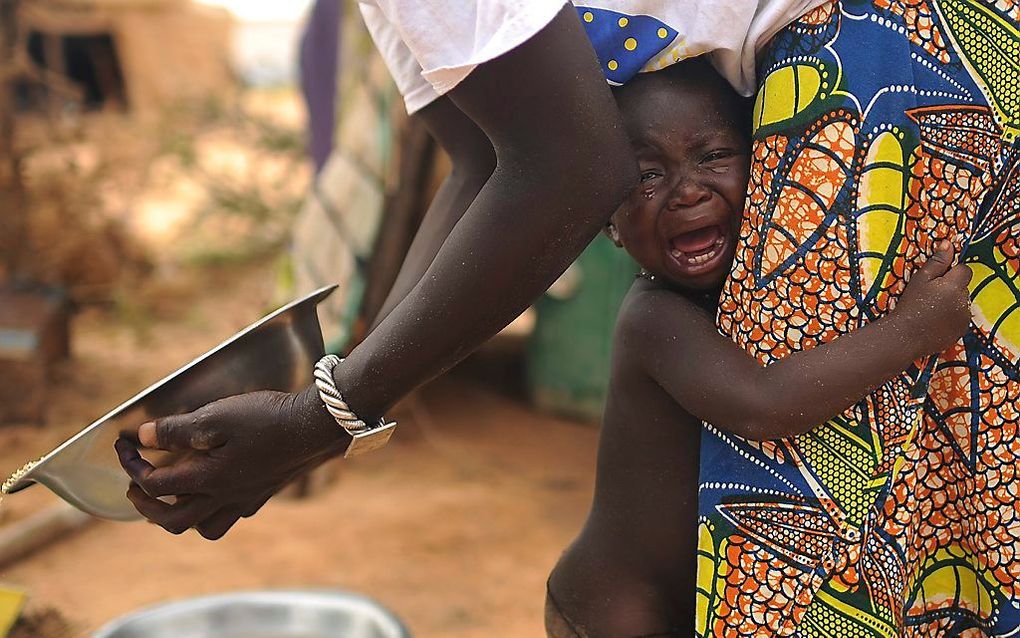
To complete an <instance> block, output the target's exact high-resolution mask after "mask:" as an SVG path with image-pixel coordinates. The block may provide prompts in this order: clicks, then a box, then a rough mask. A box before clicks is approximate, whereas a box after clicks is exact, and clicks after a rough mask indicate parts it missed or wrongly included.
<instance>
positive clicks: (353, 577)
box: [0, 263, 596, 638]
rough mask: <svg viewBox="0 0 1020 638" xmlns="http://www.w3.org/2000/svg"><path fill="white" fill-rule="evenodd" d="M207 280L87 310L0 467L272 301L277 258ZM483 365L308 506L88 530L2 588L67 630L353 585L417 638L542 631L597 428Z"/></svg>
mask: <svg viewBox="0 0 1020 638" xmlns="http://www.w3.org/2000/svg"><path fill="white" fill-rule="evenodd" d="M202 278H203V281H204V282H205V285H204V286H202V287H201V289H202V290H205V292H204V293H193V294H190V295H189V294H187V293H184V292H179V291H178V292H177V293H175V294H169V293H168V299H167V301H166V304H165V306H166V307H165V308H164V309H163V310H162V311H161V312H160V313H159V316H157V317H150V318H148V319H147V320H146V321H145V322H144V329H140V328H139V324H138V322H131V321H123V320H118V319H116V318H115V317H114V318H111V315H110V313H109V312H108V311H106V310H97V309H92V310H89V311H87V312H85V313H84V314H82V315H80V316H79V317H78V318H77V320H76V322H75V324H74V356H73V360H71V361H70V362H68V363H66V364H64V365H62V366H61V367H60V369H59V370H58V371H57V379H56V383H55V384H54V387H53V389H52V401H51V403H50V407H49V412H48V418H47V422H48V424H47V425H46V426H45V427H42V428H40V427H38V426H33V425H17V426H9V427H4V428H0V472H3V473H5V474H6V473H8V472H9V471H11V470H13V469H15V468H16V467H17V466H19V465H20V464H21V463H22V462H24V461H25V460H27V459H29V458H35V457H37V456H39V455H40V454H41V453H43V452H45V451H47V450H48V449H50V448H52V447H53V446H54V445H55V444H57V443H59V442H60V441H61V440H63V439H64V438H66V437H67V436H68V435H70V434H72V433H73V432H75V431H77V430H78V429H80V428H81V427H83V426H85V425H86V424H87V423H88V422H90V421H91V420H92V419H94V418H96V417H98V416H100V415H101V414H102V413H104V412H105V411H106V410H107V409H108V408H109V407H110V406H112V405H114V404H116V403H119V402H120V401H122V400H123V399H125V398H127V397H128V396H129V395H130V394H132V393H133V392H134V391H135V390H136V389H138V388H140V387H143V386H144V385H146V384H148V383H150V382H151V381H153V380H155V379H157V378H159V377H160V376H162V375H163V374H165V373H167V372H169V371H170V370H172V369H174V368H176V367H177V366H178V365H180V364H181V363H183V362H184V360H186V359H188V358H190V357H191V356H194V355H196V354H199V353H200V352H202V351H204V350H205V349H206V348H208V347H210V346H212V345H214V344H215V342H217V341H219V340H220V339H222V338H224V337H226V336H229V335H230V334H231V333H232V332H233V331H234V330H236V329H238V328H240V327H242V326H243V325H245V324H247V323H248V322H250V321H251V320H253V319H255V318H257V317H258V316H259V315H260V314H261V313H262V312H263V311H265V310H266V309H267V308H269V307H271V306H272V304H273V299H274V278H273V267H272V265H267V264H264V263H263V264H259V265H256V266H250V267H246V268H238V267H230V268H227V269H221V270H216V269H212V270H206V271H203V273H202ZM480 361H481V363H479V362H477V361H476V364H475V365H473V366H470V367H468V368H462V369H461V370H460V371H457V372H455V373H454V374H453V375H450V376H448V377H446V378H444V379H440V380H439V381H437V382H435V383H433V384H432V385H431V386H429V387H427V388H426V389H424V390H423V391H420V392H419V393H417V394H416V395H414V396H413V397H411V398H410V399H409V400H407V401H405V402H404V403H403V404H401V405H400V406H399V408H398V409H397V410H396V411H395V414H394V416H395V417H396V418H397V419H398V421H399V422H400V428H399V430H398V432H397V434H396V435H395V439H394V442H393V444H392V445H391V446H390V447H388V448H387V449H385V450H383V451H381V452H380V453H377V454H373V455H370V456H369V457H367V458H362V459H358V460H356V461H355V462H351V463H347V464H344V465H342V466H341V467H340V475H339V477H338V479H337V480H336V481H335V482H334V483H333V484H332V485H330V486H328V487H326V488H325V490H324V491H322V492H320V493H319V494H317V495H316V496H314V497H312V498H309V499H304V500H285V499H279V498H278V499H274V500H273V501H271V502H270V503H269V504H268V505H267V506H266V507H265V508H264V509H263V510H262V512H261V513H260V514H259V515H258V516H256V517H255V518H253V519H249V520H246V521H242V522H241V523H240V524H239V525H238V526H237V527H236V528H235V529H234V530H233V531H232V532H231V533H230V534H228V535H227V537H225V538H224V539H223V540H221V541H218V542H215V543H211V542H208V541H205V540H203V539H202V538H201V537H199V536H198V535H197V534H194V533H188V534H185V535H183V536H180V537H175V536H171V535H169V534H167V533H165V532H163V531H162V530H160V529H158V528H155V527H153V526H150V525H147V524H144V523H109V522H96V523H94V524H91V525H90V526H89V527H87V528H86V529H85V530H84V531H82V532H80V533H78V534H76V535H74V536H71V537H69V538H66V539H63V540H62V541H60V542H57V543H55V544H53V545H51V546H49V547H47V548H46V549H44V550H42V551H39V552H37V553H36V554H34V555H32V556H30V557H28V558H26V559H24V560H22V561H20V562H18V563H15V564H13V565H10V566H8V567H6V568H3V569H2V570H0V582H3V583H4V584H9V585H14V586H18V587H22V588H24V589H25V590H27V592H28V593H29V596H30V602H29V606H28V609H29V611H30V612H33V611H34V612H35V613H41V612H44V611H47V610H49V609H51V608H52V609H55V610H57V611H58V612H60V614H62V615H63V616H64V617H65V618H66V619H67V620H68V621H69V623H70V624H71V625H72V626H73V628H74V630H73V632H72V633H71V635H72V636H88V635H89V634H90V632H92V631H93V630H95V629H96V628H97V627H99V626H101V625H102V624H104V623H106V622H107V621H109V620H111V619H113V618H116V617H117V616H119V615H121V614H124V613H126V612H129V611H132V610H135V609H138V608H139V607H142V606H146V605H151V604H153V603H159V602H162V601H167V600H171V599H180V598H185V597H189V596H195V595H203V594H210V593H216V592H228V591H237V590H250V589H262V588H339V589H346V590H351V591H356V592H360V593H363V594H366V595H368V596H371V597H374V598H376V599H378V600H379V601H381V602H382V603H383V604H385V605H386V606H388V607H389V608H390V609H392V610H393V611H395V612H396V613H397V614H398V615H399V616H400V617H401V618H403V619H404V620H405V622H406V623H407V624H408V626H409V627H410V628H411V630H412V632H413V634H414V635H415V636H416V637H421V638H429V637H442V638H469V637H475V636H478V637H482V636H484V637H487V638H488V637H492V636H499V637H504V636H505V637H531V636H540V635H543V633H542V605H543V597H544V584H545V578H546V576H547V574H548V572H549V569H550V568H551V567H552V565H553V563H554V562H555V560H556V558H557V556H558V555H559V553H560V552H561V551H562V549H563V548H564V547H565V545H566V544H567V543H568V542H569V541H570V539H571V538H572V536H573V535H574V533H575V532H576V531H577V530H578V529H579V527H580V525H581V523H582V521H583V518H584V516H585V513H586V511H587V507H588V504H589V499H590V493H591V488H592V481H593V465H594V452H595V442H596V430H595V428H594V427H592V426H590V425H582V424H575V423H570V422H565V421H561V420H557V419H555V418H550V417H547V416H542V415H539V414H536V413H534V412H532V411H531V410H529V409H528V408H527V407H526V406H525V405H524V404H523V402H522V401H520V400H519V399H515V398H513V397H512V396H511V394H508V392H507V390H506V389H505V388H504V387H501V386H499V385H497V384H493V382H492V381H491V375H483V374H480V373H479V371H480V370H485V369H487V367H486V365H484V363H485V359H484V357H483V358H482V359H481V360H480ZM489 367H491V366H489ZM54 500H55V497H53V496H51V495H50V494H49V493H48V492H46V491H45V490H44V489H43V488H41V487H35V488H32V489H31V490H28V491H26V492H23V493H19V494H16V495H12V496H10V497H8V499H7V501H6V503H5V504H4V512H3V513H2V514H0V527H2V526H3V525H4V524H6V523H9V522H10V521H13V520H17V519H18V518H21V517H23V516H24V515H26V514H27V513H29V512H31V511H35V510H38V509H40V508H41V507H44V506H45V505H47V504H49V503H51V502H53V501H54ZM61 633H63V632H61ZM39 638H48V637H46V636H40V637H39ZM49 638H54V637H49Z"/></svg>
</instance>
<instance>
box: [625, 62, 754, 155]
mask: <svg viewBox="0 0 1020 638" xmlns="http://www.w3.org/2000/svg"><path fill="white" fill-rule="evenodd" d="M664 90H665V91H687V90H709V91H711V92H712V94H713V98H715V100H716V101H717V102H718V104H719V107H720V109H721V110H722V111H724V112H726V113H725V114H726V119H727V120H728V121H729V122H731V123H732V125H733V127H734V129H735V130H737V131H739V132H740V133H741V134H742V135H743V136H744V138H745V139H746V140H747V141H748V143H750V141H751V109H752V106H753V102H752V100H751V99H750V98H745V97H743V96H741V95H740V94H739V93H737V92H736V91H735V90H734V89H733V87H732V86H731V85H730V83H729V82H727V81H726V79H725V78H723V77H722V76H721V75H719V73H718V72H717V71H716V70H715V68H714V67H713V66H712V65H711V63H709V61H708V59H707V58H705V57H704V56H702V57H694V58H687V59H685V60H681V61H680V62H677V63H675V64H672V65H670V66H668V67H666V68H664V69H662V70H660V71H651V72H648V73H639V74H638V75H637V76H635V77H634V78H633V79H632V80H630V81H629V82H627V83H626V84H624V85H623V86H617V87H613V96H614V97H615V98H616V103H617V106H619V108H620V112H621V113H622V114H623V116H624V117H625V118H626V117H627V115H628V113H629V111H630V106H631V105H633V104H635V103H636V102H637V101H638V100H641V99H642V98H643V97H645V96H646V95H648V94H649V92H652V91H656V92H657V91H664Z"/></svg>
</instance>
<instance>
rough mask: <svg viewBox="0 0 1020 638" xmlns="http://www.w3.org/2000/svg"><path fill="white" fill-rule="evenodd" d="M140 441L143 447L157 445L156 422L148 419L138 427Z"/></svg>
mask: <svg viewBox="0 0 1020 638" xmlns="http://www.w3.org/2000/svg"><path fill="white" fill-rule="evenodd" d="M138 442H139V443H141V444H142V446H143V447H149V448H154V447H156V443H157V441H156V422H155V421H147V422H145V423H143V424H141V425H140V426H139V427H138Z"/></svg>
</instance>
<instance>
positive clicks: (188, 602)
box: [92, 588, 411, 638]
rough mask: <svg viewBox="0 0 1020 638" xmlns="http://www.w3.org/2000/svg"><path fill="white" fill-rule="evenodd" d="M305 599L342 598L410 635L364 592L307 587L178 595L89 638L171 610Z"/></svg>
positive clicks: (107, 636)
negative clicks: (187, 595)
mask: <svg viewBox="0 0 1020 638" xmlns="http://www.w3.org/2000/svg"><path fill="white" fill-rule="evenodd" d="M309 598H312V599H318V600H325V601H332V602H337V601H341V600H342V601H345V602H347V603H355V604H356V605H358V606H361V607H363V608H367V609H370V610H371V611H372V612H373V613H374V614H376V618H378V619H379V620H380V621H382V622H384V623H387V624H389V628H392V629H395V630H396V631H397V632H398V634H399V636H400V638H411V632H410V630H409V629H408V628H407V625H405V624H404V622H403V621H402V620H400V618H398V617H397V616H396V614H394V613H393V612H392V611H390V610H389V609H388V608H387V607H385V606H384V605H383V604H382V603H380V602H379V601H377V600H375V599H373V598H370V597H369V596H366V595H364V594H359V593H357V592H352V591H349V590H344V589H330V588H309V589H253V590H243V591H234V592H224V593H219V594H210V595H206V596H195V597H192V598H180V599H175V600H171V601H168V602H163V603H156V604H153V605H148V606H146V607H142V608H141V609H138V610H136V611H133V612H130V613H128V614H125V615H123V616H120V617H118V618H115V619H114V620H111V621H110V622H108V623H106V624H105V625H103V626H102V627H100V628H99V629H97V630H96V631H95V632H94V633H93V634H92V638H113V637H114V635H115V632H117V631H120V630H122V629H124V628H125V627H127V626H128V625H130V624H131V623H134V622H138V621H139V620H143V619H146V618H150V617H159V616H172V615H175V612H178V613H179V612H181V611H186V612H188V613H194V612H195V611H197V610H199V609H200V608H206V609H209V608H215V607H218V606H222V605H224V604H229V603H253V602H259V601H269V602H279V603H286V602H287V601H288V600H303V601H308V600H309Z"/></svg>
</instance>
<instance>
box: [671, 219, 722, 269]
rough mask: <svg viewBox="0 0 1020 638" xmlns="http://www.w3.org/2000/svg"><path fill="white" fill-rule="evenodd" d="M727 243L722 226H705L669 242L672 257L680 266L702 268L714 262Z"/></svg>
mask: <svg viewBox="0 0 1020 638" xmlns="http://www.w3.org/2000/svg"><path fill="white" fill-rule="evenodd" d="M725 243H726V234H725V231H724V229H723V227H722V226H718V225H716V226H705V227H704V228H699V229H697V230H692V231H691V232H689V233H681V234H679V235H677V236H675V237H673V238H672V239H670V240H669V246H670V255H671V256H672V257H673V259H675V260H676V261H677V262H678V263H680V264H687V265H690V266H700V265H702V264H707V263H708V262H710V261H712V260H713V259H714V258H715V257H716V256H717V255H718V254H719V253H720V252H721V251H722V248H723V244H725Z"/></svg>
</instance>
